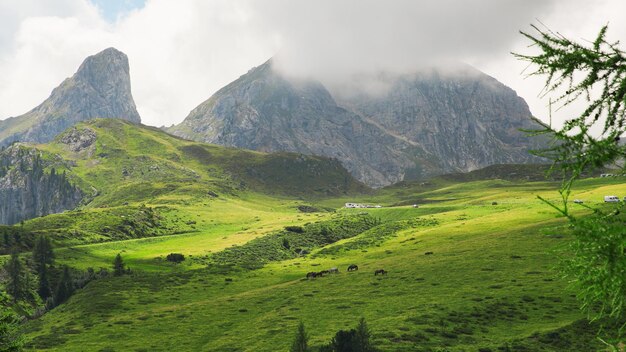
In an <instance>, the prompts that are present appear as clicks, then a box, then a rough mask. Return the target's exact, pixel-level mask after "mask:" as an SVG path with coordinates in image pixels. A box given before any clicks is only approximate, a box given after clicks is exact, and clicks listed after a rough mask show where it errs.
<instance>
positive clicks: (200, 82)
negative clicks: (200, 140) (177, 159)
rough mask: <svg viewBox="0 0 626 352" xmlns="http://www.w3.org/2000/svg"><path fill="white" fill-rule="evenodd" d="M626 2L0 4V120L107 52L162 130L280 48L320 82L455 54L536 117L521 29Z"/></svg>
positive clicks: (616, 25)
mask: <svg viewBox="0 0 626 352" xmlns="http://www.w3.org/2000/svg"><path fill="white" fill-rule="evenodd" d="M625 7H626V6H625V5H624V4H623V3H622V2H621V1H619V0H602V1H601V2H593V5H590V4H589V2H584V1H582V0H575V1H567V2H566V1H563V0H561V1H559V0H552V1H540V0H530V1H529V0H508V1H503V0H475V1H471V2H469V1H463V2H462V1H453V0H440V1H425V0H415V1H412V0H393V1H373V0H342V1H338V0H333V1H331V0H319V1H306V2H305V1H301V0H265V1H257V0H211V1H204V0H181V1H171V0H148V1H147V3H146V5H145V6H144V7H143V8H141V9H139V10H134V11H131V12H130V13H128V14H125V15H123V16H121V17H118V19H117V20H116V21H115V22H114V23H109V22H107V21H105V19H103V18H102V15H101V12H99V11H98V8H96V7H95V6H93V5H92V4H91V3H90V2H88V1H87V0H54V1H44V2H42V1H38V0H20V1H19V2H18V1H15V0H0V102H1V103H0V118H5V117H9V116H15V115H19V114H22V113H24V112H26V111H28V110H29V109H31V108H33V107H34V106H36V105H37V104H38V103H40V102H41V101H43V100H44V99H45V98H46V97H47V96H48V94H49V93H50V91H51V90H52V89H53V88H54V87H55V86H57V85H58V84H59V83H60V82H61V81H62V80H63V79H64V78H65V77H68V76H71V75H72V74H73V73H74V72H75V71H76V69H77V68H78V66H79V65H80V62H81V61H82V60H83V59H84V58H85V57H86V56H88V55H91V54H94V53H96V52H98V51H100V50H102V49H104V48H107V47H109V46H114V47H116V48H118V49H120V50H122V51H123V52H125V53H126V54H127V55H128V56H129V60H130V65H131V80H132V85H133V95H134V97H135V101H136V103H137V106H138V109H139V112H140V114H141V116H142V119H143V121H144V123H147V124H151V125H161V124H171V123H174V122H179V121H181V120H182V119H183V118H184V117H185V116H186V115H187V113H188V112H189V111H190V110H191V109H192V108H194V107H195V106H197V105H198V104H200V103H201V102H202V101H204V100H205V99H207V98H208V97H209V96H210V95H211V94H212V93H214V92H215V91H216V90H217V89H219V88H221V87H222V86H224V85H225V84H227V83H229V82H230V81H232V80H233V79H235V78H237V77H238V76H240V75H241V74H243V73H245V72H247V70H248V69H250V68H251V67H253V66H256V65H259V64H261V63H262V62H264V61H265V60H266V59H267V58H269V57H270V56H272V55H273V54H274V53H276V52H279V55H278V56H277V61H278V62H279V64H280V67H281V68H282V69H283V70H284V71H285V72H288V73H289V74H292V75H307V76H314V77H316V78H320V79H322V80H327V81H328V80H332V79H337V78H341V77H347V76H349V75H350V74H352V73H355V72H360V71H368V70H374V69H384V70H392V71H394V70H395V71H402V70H407V69H410V68H413V67H414V66H417V65H418V64H420V63H424V62H430V61H436V60H440V59H442V58H446V59H461V60H464V61H467V62H469V63H470V64H473V65H474V66H476V67H478V68H480V69H482V70H484V71H486V72H487V73H489V74H491V75H492V76H494V77H496V78H498V79H500V80H501V81H503V82H504V83H505V84H508V85H510V86H511V87H513V88H514V89H516V90H517V91H518V93H519V94H520V95H522V96H523V97H524V98H526V99H527V100H528V101H529V104H530V106H531V109H532V110H533V112H534V113H535V114H537V115H540V116H542V115H544V112H545V109H544V103H543V102H541V101H539V100H538V99H537V98H536V95H537V93H538V91H539V89H540V87H541V82H540V81H538V80H523V79H522V77H521V76H520V75H519V74H520V72H521V71H522V69H523V67H524V64H523V63H520V62H517V61H515V59H514V58H513V57H512V56H511V55H510V54H509V52H510V51H515V50H517V51H520V50H522V51H523V50H527V49H526V48H525V46H524V45H525V44H524V41H523V40H522V37H521V36H520V35H519V34H518V33H517V32H518V30H519V29H528V25H529V24H530V23H531V22H534V21H535V19H540V20H542V21H543V22H545V23H546V24H548V25H549V26H550V27H552V28H554V29H557V30H559V31H562V32H564V33H565V34H567V35H571V36H573V37H575V38H593V36H594V35H595V33H596V32H597V30H598V29H599V27H600V26H601V25H602V24H604V23H606V22H607V21H609V22H610V24H611V29H610V33H609V36H610V37H611V38H615V39H618V38H624V37H626V25H625V24H624V23H623V21H621V19H620V18H619V17H620V16H621V14H623V13H625V12H624V11H625V10H626V8H625Z"/></svg>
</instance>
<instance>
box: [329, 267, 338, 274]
mask: <svg viewBox="0 0 626 352" xmlns="http://www.w3.org/2000/svg"><path fill="white" fill-rule="evenodd" d="M328 272H329V273H331V274H339V269H337V268H336V267H332V268H330V269H328Z"/></svg>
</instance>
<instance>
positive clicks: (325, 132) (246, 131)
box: [169, 60, 542, 187]
mask: <svg viewBox="0 0 626 352" xmlns="http://www.w3.org/2000/svg"><path fill="white" fill-rule="evenodd" d="M362 79H363V82H366V83H371V84H372V85H371V86H372V87H376V88H380V87H382V88H384V89H377V92H376V94H369V93H371V92H368V89H363V85H361V84H357V85H356V86H354V87H348V90H346V89H343V91H342V93H344V94H338V93H337V91H336V90H335V89H333V91H332V93H331V92H329V90H327V89H326V87H325V86H324V85H322V84H321V83H320V82H317V81H314V80H294V79H291V78H286V77H284V76H282V75H281V74H280V73H279V72H276V71H275V70H274V69H273V67H272V62H271V60H270V61H268V62H266V63H265V64H263V65H261V66H258V67H256V68H254V69H251V70H250V71H248V73H246V74H245V75H243V76H241V77H240V78H239V79H237V80H235V81H234V82H232V83H230V84H229V85H227V86H226V87H224V88H222V89H220V90H219V91H217V92H216V93H215V94H214V95H213V96H211V97H210V98H209V99H208V100H206V101H205V102H204V103H202V104H200V105H199V106H198V107H197V108H196V109H194V110H192V111H191V113H190V114H189V116H187V118H186V119H185V120H184V121H183V122H182V123H181V124H179V125H177V126H174V127H172V128H170V129H169V131H170V132H171V133H173V134H176V135H178V136H181V137H184V138H188V139H194V140H197V141H203V142H209V143H215V144H222V145H227V146H234V147H239V148H247V149H254V150H261V151H292V152H299V153H304V154H313V155H322V156H327V157H332V158H336V159H338V160H340V161H341V162H342V163H343V165H344V166H345V167H346V168H347V169H348V170H349V171H350V172H351V173H352V175H353V176H355V177H356V178H357V179H358V180H360V181H362V182H364V183H366V184H368V185H370V186H373V187H381V186H386V185H389V184H392V183H395V182H398V181H402V180H411V179H421V178H426V177H429V176H433V175H438V174H444V173H450V172H467V171H471V170H476V169H479V168H482V167H485V166H488V165H494V164H516V163H538V162H541V160H540V159H538V158H536V157H533V156H532V155H530V154H529V150H531V149H537V147H538V146H540V145H542V141H540V140H532V139H531V138H530V137H528V136H527V135H525V134H524V133H523V132H521V131H520V129H533V127H534V128H538V126H537V125H535V123H534V122H533V120H532V116H531V113H530V111H529V109H528V106H527V105H526V103H525V102H524V100H523V99H522V98H520V97H519V96H517V94H516V93H515V92H514V91H513V90H512V89H510V88H508V87H506V86H505V85H503V84H502V83H500V82H498V81H497V80H495V79H494V78H492V77H490V76H488V75H486V74H484V73H482V72H480V71H478V70H476V69H474V68H472V67H470V66H467V65H458V66H457V67H446V68H443V69H442V68H433V69H428V70H423V71H420V72H413V73H406V74H390V73H378V74H375V75H373V76H372V77H362ZM353 83H354V82H353ZM353 85H354V84H353Z"/></svg>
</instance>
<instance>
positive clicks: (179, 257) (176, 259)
mask: <svg viewBox="0 0 626 352" xmlns="http://www.w3.org/2000/svg"><path fill="white" fill-rule="evenodd" d="M165 259H166V260H167V261H168V262H172V263H180V262H182V261H184V260H185V256H184V255H183V254H180V253H170V254H168V255H167V257H165Z"/></svg>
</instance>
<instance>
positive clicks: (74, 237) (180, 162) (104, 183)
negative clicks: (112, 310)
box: [0, 119, 370, 251]
mask: <svg viewBox="0 0 626 352" xmlns="http://www.w3.org/2000/svg"><path fill="white" fill-rule="evenodd" d="M70 133H72V136H74V137H75V138H74V139H77V138H79V137H82V136H84V135H92V134H95V136H96V138H95V140H93V141H92V142H91V143H83V144H84V145H80V143H78V142H76V143H75V142H74V141H73V140H72V141H73V142H68V138H65V137H66V135H69V134H70ZM76 136H79V137H76ZM85 139H87V138H86V137H85ZM20 147H21V148H34V149H35V150H36V151H37V152H38V153H40V155H41V158H43V159H46V160H48V161H49V162H48V167H47V169H48V170H49V169H51V168H56V170H59V171H58V172H61V171H64V172H66V173H67V178H68V179H69V180H70V181H71V182H72V183H73V184H75V185H77V186H79V187H80V189H81V190H82V191H83V193H84V194H85V197H84V199H83V202H82V203H83V205H82V206H80V207H78V208H77V209H75V210H73V211H68V212H65V213H61V214H53V215H49V216H46V217H41V218H35V219H32V220H29V221H26V222H24V224H23V225H22V226H20V227H19V231H22V232H23V233H24V235H23V236H22V237H23V242H24V244H25V246H26V247H28V244H29V243H30V242H32V238H33V237H34V236H35V235H37V234H50V235H52V236H53V240H54V241H55V242H56V243H57V244H58V245H61V246H66V245H77V244H85V243H93V242H104V241H115V240H122V239H132V238H143V237H151V236H160V235H173V234H178V233H190V232H200V231H203V230H208V231H221V230H222V228H223V227H226V228H231V227H238V228H241V227H245V226H250V225H251V224H254V225H255V226H258V225H260V224H265V221H267V222H269V223H272V222H274V221H275V218H277V213H280V212H281V211H285V212H288V213H289V215H286V216H288V217H294V216H295V215H296V213H294V211H295V209H296V208H297V206H299V205H301V206H302V205H306V204H308V203H306V201H307V200H312V199H317V198H321V197H329V196H339V195H347V194H361V193H368V192H370V189H369V188H367V187H366V186H364V185H362V184H361V183H359V182H357V181H355V180H354V179H353V178H352V177H351V176H350V175H349V173H348V172H347V171H346V170H345V169H344V168H343V167H342V166H341V164H340V163H339V162H337V161H335V160H330V159H327V158H321V157H314V156H303V155H299V154H292V153H280V154H266V153H260V152H253V151H245V150H238V149H234V148H226V147H220V146H214V145H208V144H202V143H195V142H189V141H185V140H182V139H179V138H177V137H173V136H171V135H168V134H166V133H164V132H162V131H161V130H159V129H156V128H151V127H146V126H139V125H135V124H132V123H130V122H126V121H122V120H115V119H97V120H92V121H90V122H87V123H81V124H79V125H77V126H76V127H75V129H70V130H68V131H67V132H66V133H65V134H61V135H60V136H59V137H57V138H56V140H55V141H54V142H52V143H50V144H45V145H37V146H34V147H31V146H28V145H23V146H20ZM270 197H271V198H270ZM279 209H280V210H279ZM242 213H245V215H243V216H242ZM268 213H269V214H271V215H270V216H269V219H266V216H265V215H266V214H268ZM291 213H294V214H291ZM278 218H280V217H278ZM266 225H267V224H266ZM0 230H1V229H0ZM6 250H7V249H6V248H5V251H6Z"/></svg>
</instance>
